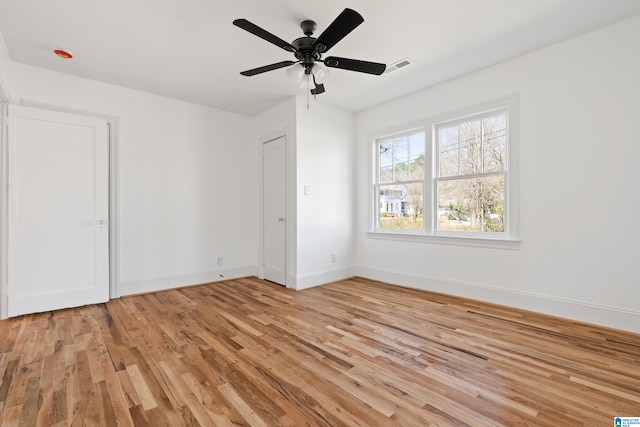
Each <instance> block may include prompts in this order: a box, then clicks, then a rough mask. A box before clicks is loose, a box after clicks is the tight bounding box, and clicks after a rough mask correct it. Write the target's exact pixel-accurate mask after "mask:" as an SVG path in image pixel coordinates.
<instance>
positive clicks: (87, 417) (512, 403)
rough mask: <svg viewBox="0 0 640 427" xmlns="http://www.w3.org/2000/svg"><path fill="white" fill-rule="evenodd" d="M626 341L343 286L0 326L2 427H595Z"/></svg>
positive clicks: (242, 293)
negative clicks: (516, 426) (519, 426)
mask: <svg viewBox="0 0 640 427" xmlns="http://www.w3.org/2000/svg"><path fill="white" fill-rule="evenodd" d="M638 366H640V335H638V334H632V333H627V332H623V331H616V330H613V329H608V328H602V327H597V326H593V325H587V324H581V323H579V322H574V321H568V320H564V319H559V318H554V317H550V316H544V315H541V314H537V313H532V312H527V311H522V310H516V309H511V308H508V307H502V306H498V305H492V304H486V303H482V302H478V301H473V300H467V299H464V298H459V297H452V296H447V295H443V294H438V293H428V292H423V291H417V290H413V289H407V288H400V287H395V286H390V285H387V284H384V283H380V282H376V281H371V280H366V279H362V278H353V279H349V280H344V281H341V282H337V283H333V284H329V285H326V286H322V287H317V288H312V289H307V290H305V291H300V292H294V291H291V290H289V289H285V288H283V287H280V286H277V285H274V284H272V283H269V282H266V281H263V280H259V279H257V278H252V277H248V278H242V279H237V280H230V281H223V282H217V283H212V284H207V285H201V286H195V287H189V288H181V289H177V290H171V291H166V292H161V293H156V294H145V295H139V296H133V297H126V298H121V299H117V300H112V301H110V302H108V303H107V304H98V305H94V306H87V307H80V308H75V309H69V310H61V311H56V312H52V313H43V314H37V315H32V316H23V317H20V318H16V319H8V320H4V321H0V420H1V422H0V426H1V427H5V426H7V427H9V426H10V427H15V426H21V425H22V426H48V425H51V426H56V427H62V426H75V425H78V426H84V425H86V426H90V425H95V426H111V425H113V426H153V427H157V426H165V425H166V426H171V427H173V426H201V427H205V426H236V427H237V426H260V425H262V426H269V427H271V426H286V427H302V426H309V427H311V426H331V427H341V426H344V427H351V426H359V427H363V426H403V427H411V426H416V427H418V426H420V427H425V426H471V427H482V426H487V427H496V426H511V425H522V426H536V427H538V426H540V427H544V426H554V427H556V426H558V425H563V426H564V425H566V426H603V425H611V421H612V418H613V417H614V416H617V415H621V416H624V415H627V416H635V415H639V416H640V412H638V411H639V410H640V369H638Z"/></svg>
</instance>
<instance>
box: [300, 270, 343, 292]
mask: <svg viewBox="0 0 640 427" xmlns="http://www.w3.org/2000/svg"><path fill="white" fill-rule="evenodd" d="M353 276H355V268H354V267H341V268H336V269H333V270H324V271H316V272H313V273H307V274H300V275H298V277H296V287H295V289H296V290H298V291H301V290H303V289H309V288H313V287H315V286H320V285H326V284H327V283H333V282H338V281H340V280H344V279H348V278H350V277H353Z"/></svg>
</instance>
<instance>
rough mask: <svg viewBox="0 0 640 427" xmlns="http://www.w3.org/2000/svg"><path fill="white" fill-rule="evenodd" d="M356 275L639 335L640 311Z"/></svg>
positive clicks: (434, 281) (372, 272)
mask: <svg viewBox="0 0 640 427" xmlns="http://www.w3.org/2000/svg"><path fill="white" fill-rule="evenodd" d="M355 272H356V274H357V275H358V276H360V277H364V278H367V279H373V280H378V281H381V282H386V283H390V284H394V285H399V286H404V287H407V288H413V289H420V290H424V291H432V292H439V293H443V294H448V295H454V296H459V297H463V298H470V299H475V300H479V301H485V302H490V303H494V304H500V305H505V306H509V307H514V308H519V309H523V310H529V311H534V312H537V313H543V314H549V315H552V316H557V317H562V318H565V319H571V320H577V321H579V322H585V323H591V324H595V325H600V326H605V327H609V328H615V329H621V330H625V331H630V332H635V333H640V311H635V310H626V309H620V308H616V307H610V306H605V305H599V304H593V303H587V302H583V301H575V300H569V299H564V298H557V297H552V296H547V295H540V294H534V293H529V292H521V291H513V290H508V289H501V288H496V287H492V286H486V285H481V284H477V283H469V282H461V281H452V280H447V279H442V278H438V277H430V276H426V275H418V274H408V273H405V272H401V271H394V270H387V269H379V268H371V267H361V266H359V267H357V268H356V271H355Z"/></svg>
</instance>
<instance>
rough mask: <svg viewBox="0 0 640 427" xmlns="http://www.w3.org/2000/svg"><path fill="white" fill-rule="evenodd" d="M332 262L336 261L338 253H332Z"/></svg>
mask: <svg viewBox="0 0 640 427" xmlns="http://www.w3.org/2000/svg"><path fill="white" fill-rule="evenodd" d="M331 262H336V254H331Z"/></svg>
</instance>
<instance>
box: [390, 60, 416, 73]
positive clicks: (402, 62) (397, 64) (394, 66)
mask: <svg viewBox="0 0 640 427" xmlns="http://www.w3.org/2000/svg"><path fill="white" fill-rule="evenodd" d="M411 64H413V61H412V60H411V59H409V58H404V59H401V60H399V61H396V62H394V63H393V64H389V65H387V68H386V69H385V70H384V74H389V73H392V72H394V71H396V70H399V69H400V68H404V67H408V66H409V65H411Z"/></svg>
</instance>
